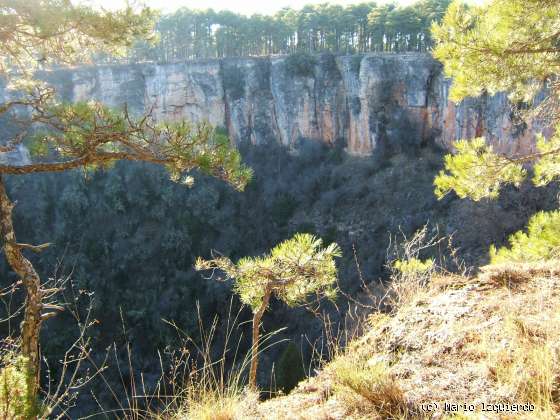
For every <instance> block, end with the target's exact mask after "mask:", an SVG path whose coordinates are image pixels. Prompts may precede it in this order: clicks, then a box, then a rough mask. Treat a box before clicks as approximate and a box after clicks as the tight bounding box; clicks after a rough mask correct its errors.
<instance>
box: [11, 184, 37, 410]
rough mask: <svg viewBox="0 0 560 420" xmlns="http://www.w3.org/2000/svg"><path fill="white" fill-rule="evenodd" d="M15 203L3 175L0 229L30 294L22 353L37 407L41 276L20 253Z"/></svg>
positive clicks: (30, 398) (31, 401) (30, 399)
mask: <svg viewBox="0 0 560 420" xmlns="http://www.w3.org/2000/svg"><path fill="white" fill-rule="evenodd" d="M13 208H14V204H13V203H12V202H11V201H10V199H9V197H8V194H7V193H6V188H5V186H4V181H3V179H2V177H1V176H0V232H1V235H2V238H3V240H4V254H5V255H6V259H7V261H8V264H9V265H10V267H11V268H12V270H14V271H15V272H16V274H17V275H18V277H19V278H20V280H21V282H22V283H23V285H24V287H25V291H26V293H27V297H26V302H25V312H24V315H23V322H22V324H21V352H22V355H23V356H24V357H26V358H27V366H28V371H27V373H26V376H27V399H28V402H29V404H28V406H29V407H35V406H36V404H37V395H38V392H39V366H40V364H39V363H40V359H39V331H40V328H41V309H42V297H43V296H42V291H41V281H40V279H39V275H38V274H37V272H36V271H35V269H34V268H33V265H32V264H31V262H30V261H29V260H28V259H27V258H25V257H24V256H23V254H22V252H21V248H22V247H21V246H20V245H19V244H18V243H17V241H16V235H15V232H14V226H13V222H12V210H13Z"/></svg>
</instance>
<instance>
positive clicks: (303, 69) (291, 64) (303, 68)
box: [285, 51, 317, 77]
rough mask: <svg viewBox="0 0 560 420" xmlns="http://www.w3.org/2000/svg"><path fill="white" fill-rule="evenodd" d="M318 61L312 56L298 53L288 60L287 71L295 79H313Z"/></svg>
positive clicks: (301, 52)
mask: <svg viewBox="0 0 560 420" xmlns="http://www.w3.org/2000/svg"><path fill="white" fill-rule="evenodd" d="M315 64H317V60H316V59H315V57H313V56H312V55H311V54H308V53H306V52H303V51H298V52H296V53H294V54H291V55H290V56H289V57H288V58H286V62H285V65H286V70H287V71H288V74H290V75H291V76H293V77H297V76H299V77H313V75H314V74H315Z"/></svg>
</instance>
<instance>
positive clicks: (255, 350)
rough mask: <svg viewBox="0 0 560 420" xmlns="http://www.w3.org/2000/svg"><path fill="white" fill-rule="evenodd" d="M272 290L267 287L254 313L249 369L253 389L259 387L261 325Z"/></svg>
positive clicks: (250, 385)
mask: <svg viewBox="0 0 560 420" xmlns="http://www.w3.org/2000/svg"><path fill="white" fill-rule="evenodd" d="M271 294H272V291H271V290H269V288H267V289H266V291H265V294H264V296H263V301H262V304H261V306H260V307H259V309H258V310H257V312H255V313H254V314H253V343H252V346H251V368H250V370H249V387H250V388H252V389H256V388H257V366H258V363H259V340H260V325H261V320H262V317H263V315H264V311H265V310H266V308H267V307H268V302H269V301H270V295H271Z"/></svg>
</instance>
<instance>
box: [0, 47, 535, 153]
mask: <svg viewBox="0 0 560 420" xmlns="http://www.w3.org/2000/svg"><path fill="white" fill-rule="evenodd" d="M288 61H289V59H288V58H286V57H272V58H243V59H225V60H206V61H193V62H183V63H176V64H165V65H157V64H137V65H122V66H98V67H82V68H76V69H67V70H56V71H52V72H44V73H43V74H42V76H41V77H43V78H46V79H48V80H50V81H51V82H53V83H54V85H55V86H57V88H58V91H59V92H60V93H61V94H62V96H63V97H64V98H65V99H67V100H75V101H76V100H90V99H92V98H93V99H98V100H101V101H103V102H104V103H106V104H109V105H113V106H119V105H122V104H124V103H127V104H128V106H129V108H130V109H132V110H134V111H136V112H140V111H143V110H145V109H153V115H154V116H155V117H156V118H158V119H160V120H163V119H171V120H176V119H183V118H187V119H190V120H193V121H200V120H208V121H209V122H210V123H212V124H214V125H216V126H221V127H224V128H227V130H228V132H229V134H230V137H231V138H232V140H233V141H234V142H236V143H240V142H251V143H253V144H263V143H267V142H277V143H280V144H283V145H286V146H291V147H293V146H296V145H297V144H298V142H299V141H300V140H302V139H307V140H315V141H320V142H324V143H327V144H332V145H334V144H337V145H341V146H343V147H345V148H346V150H347V151H348V152H349V153H350V154H354V155H371V154H373V153H375V152H376V151H385V150H392V151H400V150H403V149H406V148H408V147H410V146H411V145H420V144H424V143H426V142H429V141H435V142H436V143H438V144H440V145H443V146H446V147H447V146H449V145H450V143H451V142H452V141H453V140H455V139H458V138H471V137H474V136H480V135H484V136H487V137H488V138H489V139H491V141H493V142H494V143H495V144H496V145H498V146H499V147H500V148H501V149H502V150H505V151H509V152H517V151H520V150H526V149H528V148H530V147H531V146H530V145H531V143H532V139H533V133H534V132H535V131H540V129H541V127H534V128H533V127H529V128H527V126H526V125H523V124H521V125H520V124H518V123H516V119H515V117H514V116H513V115H512V112H511V107H510V104H509V102H508V101H507V98H506V97H505V95H497V96H494V97H481V98H478V99H471V100H466V101H464V102H463V103H461V104H460V105H455V104H454V103H453V102H451V101H450V100H449V98H448V92H449V81H448V80H446V79H445V78H444V77H443V76H442V71H441V70H442V69H441V66H440V65H439V64H438V63H437V62H436V61H434V60H433V59H432V58H431V57H430V56H429V55H426V54H413V53H409V54H366V55H354V56H337V57H335V56H333V55H330V54H324V55H321V56H317V57H316V59H315V63H314V64H313V63H312V64H311V68H310V69H308V71H306V70H305V69H304V71H301V70H300V71H298V69H297V68H296V69H294V68H292V67H290V65H289V63H288ZM5 95H6V93H5V92H2V91H1V90H0V98H1V97H2V96H5ZM498 139H500V140H498ZM516 139H517V140H520V141H518V142H514V141H513V140H516Z"/></svg>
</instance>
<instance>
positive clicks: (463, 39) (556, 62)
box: [432, 0, 560, 261]
mask: <svg viewBox="0 0 560 420" xmlns="http://www.w3.org/2000/svg"><path fill="white" fill-rule="evenodd" d="M432 33H433V36H434V38H435V40H436V48H435V49H434V52H433V54H434V56H435V57H436V58H438V59H439V60H441V61H442V62H443V64H444V70H445V74H446V75H447V76H449V77H452V78H453V82H452V87H451V92H450V94H451V98H452V99H453V100H455V101H461V100H462V99H464V98H466V97H467V96H479V95H481V94H483V93H490V94H494V93H497V92H500V91H507V92H508V93H509V97H510V99H511V100H512V101H513V102H519V101H522V102H524V103H525V104H528V105H529V111H528V112H525V113H524V117H526V118H535V119H539V120H541V121H543V122H544V123H545V124H547V125H549V126H550V127H552V128H555V129H556V132H555V134H554V135H553V136H551V137H550V138H549V139H545V138H544V136H543V135H542V134H539V135H538V137H537V143H536V151H535V152H533V153H529V154H524V155H514V156H509V155H505V154H500V153H497V152H495V151H494V150H493V148H492V146H491V145H489V144H487V143H486V141H485V139H484V138H475V139H472V140H460V141H458V142H456V143H455V145H454V146H455V153H454V154H450V155H447V156H446V157H445V169H444V170H442V171H441V172H440V174H439V175H438V176H437V177H436V179H435V181H434V184H435V187H436V188H435V192H436V195H437V196H438V197H439V198H442V197H443V196H445V195H446V194H448V193H449V192H451V191H455V193H456V194H457V195H458V196H459V197H461V198H467V197H468V198H471V199H473V200H475V201H478V200H481V199H483V198H486V197H489V198H496V197H497V196H498V195H499V191H500V188H501V187H502V185H504V184H513V185H515V186H519V185H520V184H521V182H522V181H523V180H524V179H525V178H526V177H527V174H528V173H529V172H530V171H532V173H533V182H534V183H535V184H536V185H537V186H542V185H546V184H548V183H550V182H552V181H555V180H557V179H558V178H559V177H560V113H559V111H560V80H559V75H560V70H559V69H560V3H559V2H558V1H556V0H492V1H489V2H488V3H487V4H486V5H484V6H472V7H468V6H465V5H464V4H462V3H461V2H459V1H455V2H454V3H452V4H451V5H450V7H449V9H448V10H447V13H446V15H445V17H444V19H443V21H442V22H441V23H440V24H434V25H433V28H432ZM543 92H544V94H545V96H546V97H545V98H544V99H543V98H542V96H543ZM537 98H538V100H537ZM553 216H554V214H550V215H549V217H544V218H543V217H542V216H539V220H536V219H535V220H534V221H533V222H532V225H534V227H533V229H530V230H529V235H526V234H524V233H518V234H517V235H514V236H513V237H511V238H510V244H511V246H512V250H511V251H510V250H507V249H502V250H500V251H498V252H497V253H496V251H495V250H493V251H492V257H493V258H492V259H493V261H504V260H508V259H511V258H513V257H514V255H517V256H518V257H519V255H522V254H525V255H527V258H528V259H542V258H550V256H551V255H552V254H551V252H550V251H551V250H552V248H556V242H555V241H553V242H550V241H545V242H546V243H548V246H544V248H543V241H542V239H543V236H542V235H543V232H544V231H546V230H548V228H547V225H550V224H553V223H559V222H560V217H553ZM537 225H538V226H539V228H537V227H536V226H537ZM520 247H526V248H527V249H529V248H531V249H532V251H531V252H528V253H523V252H520ZM537 248H539V251H537ZM545 248H546V249H547V251H545Z"/></svg>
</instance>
